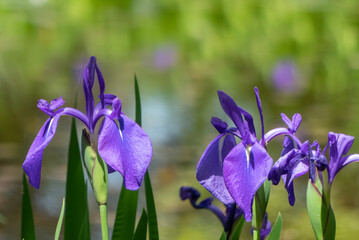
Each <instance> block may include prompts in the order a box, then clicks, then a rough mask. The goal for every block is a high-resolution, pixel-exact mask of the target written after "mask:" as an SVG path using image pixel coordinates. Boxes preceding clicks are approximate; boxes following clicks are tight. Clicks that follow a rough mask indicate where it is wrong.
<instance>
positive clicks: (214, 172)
mask: <svg viewBox="0 0 359 240" xmlns="http://www.w3.org/2000/svg"><path fill="white" fill-rule="evenodd" d="M224 136H225V137H224ZM223 137H224V140H223V144H222V146H221V139H222V138H223ZM235 145H236V141H235V139H234V137H233V135H227V136H226V135H225V134H220V135H219V136H217V137H216V138H215V139H214V140H213V141H212V142H211V143H210V144H209V145H208V147H207V148H206V150H205V151H204V153H203V155H202V157H201V159H200V160H199V162H198V165H197V174H196V177H197V180H198V182H199V183H200V184H201V185H202V186H203V187H204V188H206V189H207V190H208V191H209V192H210V193H212V195H213V196H215V197H216V198H217V199H218V200H219V201H221V202H222V203H224V204H230V203H233V202H234V200H233V198H232V197H231V195H230V194H229V192H228V190H227V187H226V185H225V184H224V179H223V159H224V158H225V157H226V156H227V155H228V153H229V152H230V151H231V150H232V148H233V147H234V146H235Z"/></svg>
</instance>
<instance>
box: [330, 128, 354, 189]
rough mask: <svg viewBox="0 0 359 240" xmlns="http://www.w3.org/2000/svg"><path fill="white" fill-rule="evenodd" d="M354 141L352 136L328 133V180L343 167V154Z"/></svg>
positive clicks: (331, 179)
mask: <svg viewBox="0 0 359 240" xmlns="http://www.w3.org/2000/svg"><path fill="white" fill-rule="evenodd" d="M353 141H354V137H352V136H349V135H345V134H342V133H333V132H330V133H329V134H328V145H329V160H330V161H329V182H330V183H331V182H333V180H334V177H335V175H336V174H337V173H338V172H339V170H340V169H342V168H343V167H344V162H345V160H344V158H343V155H345V154H347V153H348V151H349V149H350V148H351V146H352V144H353Z"/></svg>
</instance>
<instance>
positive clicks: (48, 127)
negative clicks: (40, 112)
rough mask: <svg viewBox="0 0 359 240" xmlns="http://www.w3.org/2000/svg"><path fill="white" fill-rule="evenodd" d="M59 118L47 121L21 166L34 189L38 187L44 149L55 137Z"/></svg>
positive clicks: (55, 117)
mask: <svg viewBox="0 0 359 240" xmlns="http://www.w3.org/2000/svg"><path fill="white" fill-rule="evenodd" d="M60 116H61V114H57V115H55V116H54V117H50V118H49V119H47V121H46V122H45V124H44V125H43V126H42V128H41V129H40V131H39V133H38V134H37V136H36V137H35V140H34V142H33V143H32V145H31V147H30V149H29V151H28V153H27V155H26V159H25V161H24V163H23V165H22V168H23V169H24V171H25V173H26V174H27V176H29V181H30V184H31V185H32V186H33V187H35V188H39V186H40V179H41V165H42V155H43V153H44V149H45V148H46V146H47V145H48V144H49V143H50V141H51V140H52V138H53V137H54V135H55V132H56V128H57V123H58V121H59V118H60Z"/></svg>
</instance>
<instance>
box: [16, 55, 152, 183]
mask: <svg viewBox="0 0 359 240" xmlns="http://www.w3.org/2000/svg"><path fill="white" fill-rule="evenodd" d="M95 73H96V75H97V78H98V81H99V87H100V95H99V98H100V102H99V103H98V104H97V105H96V106H95V103H94V98H93V94H92V88H93V85H94V79H95ZM83 89H84V94H85V99H86V115H85V114H84V113H82V112H80V111H79V110H77V109H74V108H69V107H65V108H60V107H61V106H62V105H63V104H64V103H65V101H63V100H62V97H60V98H58V99H54V100H53V101H52V102H51V103H48V102H47V101H45V100H43V99H40V100H39V101H38V104H37V106H38V107H39V108H40V110H41V111H43V112H44V113H46V114H47V115H49V118H48V119H47V121H46V122H45V124H44V125H43V126H42V128H41V129H40V132H39V133H38V134H37V136H36V138H35V140H34V142H33V143H32V145H31V147H30V149H29V152H28V153H27V156H26V159H25V161H24V163H23V169H24V171H25V173H26V174H27V175H28V176H29V181H30V183H31V185H32V186H34V187H35V188H39V186H40V178H41V165H42V156H43V151H44V149H45V148H46V146H47V145H48V144H49V143H50V141H51V140H52V138H53V136H54V135H55V132H56V128H57V123H58V120H59V118H60V117H61V116H62V115H69V116H72V117H75V118H77V119H79V120H80V121H82V122H83V123H84V124H85V126H86V127H87V128H88V130H89V132H90V133H91V134H94V131H95V127H96V125H97V123H98V122H99V120H100V119H101V118H102V117H104V119H103V121H102V123H101V126H100V130H99V132H98V151H99V154H100V156H101V157H102V158H103V160H104V161H105V162H106V163H107V164H108V166H109V168H108V169H109V172H113V171H118V172H120V173H121V174H122V176H123V178H124V184H125V187H126V188H128V189H130V190H136V189H138V188H139V187H140V185H141V183H142V180H143V177H144V175H145V172H146V170H147V167H148V165H149V163H150V161H151V158H152V144H151V141H150V139H149V137H148V136H147V134H146V133H145V132H144V131H143V129H142V128H141V127H140V126H139V125H137V124H136V123H135V122H134V121H132V120H131V119H129V118H128V117H127V116H125V115H124V114H123V113H122V111H121V101H120V100H119V99H118V98H117V97H116V96H114V95H111V94H105V93H104V92H105V81H104V79H103V77H102V73H101V72H100V69H99V68H98V66H97V63H96V58H95V57H91V58H90V61H89V63H88V65H87V67H86V69H85V71H84V81H83ZM108 107H111V108H112V110H111V109H109V108H108ZM56 109H57V110H56ZM117 123H118V124H117Z"/></svg>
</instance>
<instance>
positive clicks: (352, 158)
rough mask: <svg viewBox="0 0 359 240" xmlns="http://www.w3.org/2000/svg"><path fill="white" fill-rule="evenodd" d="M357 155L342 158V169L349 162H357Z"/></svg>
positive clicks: (358, 155)
mask: <svg viewBox="0 0 359 240" xmlns="http://www.w3.org/2000/svg"><path fill="white" fill-rule="evenodd" d="M358 161H359V154H352V155H349V156H346V157H345V158H343V167H344V166H345V165H347V164H349V163H351V162H358Z"/></svg>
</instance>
